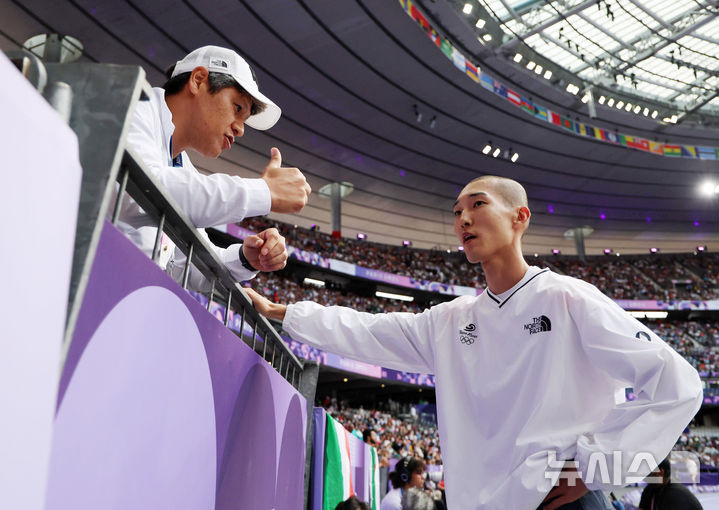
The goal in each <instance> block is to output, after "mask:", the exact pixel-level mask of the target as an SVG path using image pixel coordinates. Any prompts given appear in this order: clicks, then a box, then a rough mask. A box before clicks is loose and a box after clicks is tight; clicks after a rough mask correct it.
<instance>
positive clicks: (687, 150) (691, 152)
mask: <svg viewBox="0 0 719 510" xmlns="http://www.w3.org/2000/svg"><path fill="white" fill-rule="evenodd" d="M682 157H683V158H696V157H697V148H696V147H695V146H694V145H682Z"/></svg>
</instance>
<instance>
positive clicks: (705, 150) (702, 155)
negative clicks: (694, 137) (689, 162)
mask: <svg viewBox="0 0 719 510" xmlns="http://www.w3.org/2000/svg"><path fill="white" fill-rule="evenodd" d="M697 152H698V153H699V159H717V152H718V151H717V150H716V149H715V148H714V147H697Z"/></svg>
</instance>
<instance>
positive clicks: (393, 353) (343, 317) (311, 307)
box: [282, 301, 442, 374]
mask: <svg viewBox="0 0 719 510" xmlns="http://www.w3.org/2000/svg"><path fill="white" fill-rule="evenodd" d="M439 306H442V305H439ZM435 308H436V307H435ZM435 308H433V309H430V310H425V311H424V312H423V313H421V314H412V313H405V312H395V313H385V314H371V313H367V312H358V311H356V310H353V309H351V308H345V307H340V306H328V307H324V306H322V305H319V304H317V303H314V302H311V301H303V302H301V303H295V304H292V305H289V306H288V307H287V313H286V314H285V319H284V321H283V323H282V326H283V328H284V329H285V331H287V332H288V333H289V334H290V335H291V336H292V338H294V339H295V340H299V341H302V342H306V343H308V344H310V345H312V346H314V347H318V348H320V349H324V350H326V351H329V352H332V353H335V354H340V355H342V356H346V357H348V358H351V359H355V360H358V361H364V362H367V363H372V364H374V365H380V366H383V367H387V368H392V369H395V370H403V371H408V372H419V373H423V374H433V373H434V355H435V352H434V342H433V339H434V336H435V335H434V334H433V323H434V320H433V316H434V315H435V313H434V312H433V310H434V309H435Z"/></svg>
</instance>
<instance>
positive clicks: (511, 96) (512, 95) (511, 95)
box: [507, 89, 522, 106]
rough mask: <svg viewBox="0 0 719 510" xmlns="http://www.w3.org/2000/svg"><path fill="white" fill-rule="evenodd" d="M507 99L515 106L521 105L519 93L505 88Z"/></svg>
mask: <svg viewBox="0 0 719 510" xmlns="http://www.w3.org/2000/svg"><path fill="white" fill-rule="evenodd" d="M507 100H508V101H509V102H510V103H512V104H513V105H515V106H522V100H521V99H520V98H519V94H517V93H516V92H515V91H513V90H512V89H507Z"/></svg>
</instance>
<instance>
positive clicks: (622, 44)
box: [577, 12, 632, 50]
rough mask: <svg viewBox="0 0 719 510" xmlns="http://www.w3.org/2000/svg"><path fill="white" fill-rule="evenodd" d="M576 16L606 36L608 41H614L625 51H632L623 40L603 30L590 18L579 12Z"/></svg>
mask: <svg viewBox="0 0 719 510" xmlns="http://www.w3.org/2000/svg"><path fill="white" fill-rule="evenodd" d="M577 16H579V17H580V18H582V19H583V20H584V21H586V22H587V23H589V24H590V25H592V26H593V27H594V28H596V29H597V30H599V31H600V32H602V33H603V34H604V35H606V36H607V37H609V38H610V39H614V40H615V41H617V42H618V43H619V44H620V45H621V46H622V47H623V48H624V49H627V50H631V49H632V47H631V46H630V45H629V44H627V43H626V42H625V41H624V40H623V39H621V38H620V37H619V36H618V35H617V34H615V33H613V32H611V31H610V30H607V29H606V28H604V27H603V26H601V25H599V24H597V23H596V22H595V21H594V20H593V19H592V18H590V17H589V16H586V15H585V14H584V13H581V12H578V13H577Z"/></svg>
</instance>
